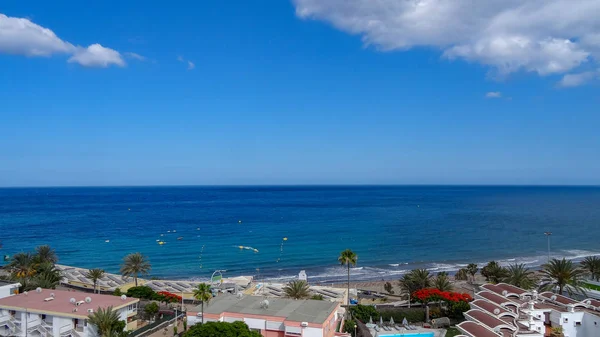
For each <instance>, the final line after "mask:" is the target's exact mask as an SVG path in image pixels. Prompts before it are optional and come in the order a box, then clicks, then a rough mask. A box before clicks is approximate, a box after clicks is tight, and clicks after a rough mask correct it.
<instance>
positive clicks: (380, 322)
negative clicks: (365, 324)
mask: <svg viewBox="0 0 600 337" xmlns="http://www.w3.org/2000/svg"><path fill="white" fill-rule="evenodd" d="M379 325H383V317H381V316H379Z"/></svg>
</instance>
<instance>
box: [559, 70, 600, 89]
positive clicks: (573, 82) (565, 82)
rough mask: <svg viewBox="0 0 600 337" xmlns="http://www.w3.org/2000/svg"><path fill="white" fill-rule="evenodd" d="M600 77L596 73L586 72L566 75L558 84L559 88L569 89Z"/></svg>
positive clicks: (598, 73) (599, 74) (599, 73)
mask: <svg viewBox="0 0 600 337" xmlns="http://www.w3.org/2000/svg"><path fill="white" fill-rule="evenodd" d="M599 77H600V72H598V71H586V72H583V73H578V74H567V75H565V76H563V78H562V79H561V80H560V81H559V82H558V86H559V87H563V88H571V87H578V86H580V85H584V84H586V83H588V82H590V81H593V80H594V79H597V78H599Z"/></svg>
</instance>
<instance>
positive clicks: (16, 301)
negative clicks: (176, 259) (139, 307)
mask: <svg viewBox="0 0 600 337" xmlns="http://www.w3.org/2000/svg"><path fill="white" fill-rule="evenodd" d="M52 294H54V298H53V299H52V300H50V298H52ZM88 297H89V299H90V300H91V301H89V303H88V302H87V301H86V298H88ZM71 298H74V299H75V301H77V302H80V305H78V306H77V305H75V304H72V303H71V302H70V300H71ZM81 302H83V303H81ZM136 302H139V299H137V298H126V299H125V300H122V299H121V298H120V297H118V296H112V295H98V294H88V293H80V292H74V291H64V290H53V289H42V291H41V292H37V291H30V292H26V293H25V292H24V293H21V294H18V295H15V296H10V297H5V298H2V299H0V308H5V309H12V310H17V311H24V310H25V309H27V311H29V312H34V313H54V314H62V315H64V316H69V317H87V316H88V315H89V312H88V309H92V310H97V309H98V308H108V307H111V306H112V307H113V308H114V309H119V308H122V307H124V306H127V305H129V304H133V303H136Z"/></svg>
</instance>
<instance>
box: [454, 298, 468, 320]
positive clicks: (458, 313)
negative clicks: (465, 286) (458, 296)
mask: <svg viewBox="0 0 600 337" xmlns="http://www.w3.org/2000/svg"><path fill="white" fill-rule="evenodd" d="M469 310H471V306H470V305H469V303H467V302H463V301H460V302H456V303H451V304H450V306H449V307H448V317H450V318H463V317H464V316H463V312H466V311H469Z"/></svg>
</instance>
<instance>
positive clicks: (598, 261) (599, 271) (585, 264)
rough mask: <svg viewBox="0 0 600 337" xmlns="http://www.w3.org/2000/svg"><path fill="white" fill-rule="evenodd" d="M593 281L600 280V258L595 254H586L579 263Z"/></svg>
mask: <svg viewBox="0 0 600 337" xmlns="http://www.w3.org/2000/svg"><path fill="white" fill-rule="evenodd" d="M580 265H581V268H583V269H584V270H585V271H586V272H587V273H588V274H589V275H590V277H591V278H592V280H594V281H600V258H599V257H597V256H588V257H586V258H585V259H584V260H583V261H581V263H580Z"/></svg>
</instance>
